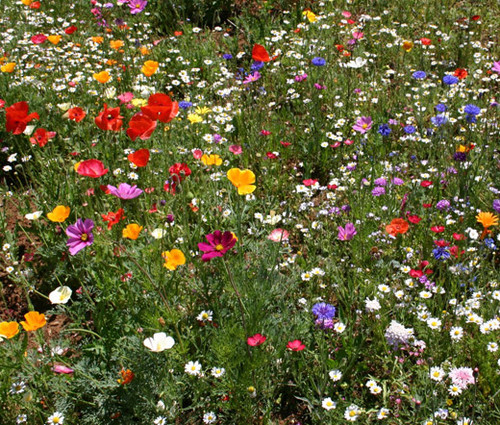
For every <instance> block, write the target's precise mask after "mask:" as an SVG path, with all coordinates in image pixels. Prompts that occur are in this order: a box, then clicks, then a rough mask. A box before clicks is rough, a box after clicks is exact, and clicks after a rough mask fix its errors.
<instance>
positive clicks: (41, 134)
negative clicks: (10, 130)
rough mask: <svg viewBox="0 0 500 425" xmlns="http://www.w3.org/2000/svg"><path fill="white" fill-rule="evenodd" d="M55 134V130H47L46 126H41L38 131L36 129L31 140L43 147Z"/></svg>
mask: <svg viewBox="0 0 500 425" xmlns="http://www.w3.org/2000/svg"><path fill="white" fill-rule="evenodd" d="M55 135H56V132H55V131H47V130H45V128H39V129H38V130H37V131H35V134H34V135H33V137H30V142H31V143H32V144H33V145H38V146H40V147H41V148H43V147H44V146H45V145H46V144H47V142H48V141H49V140H50V139H52V138H53V137H55Z"/></svg>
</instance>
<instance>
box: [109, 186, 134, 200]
mask: <svg viewBox="0 0 500 425" xmlns="http://www.w3.org/2000/svg"><path fill="white" fill-rule="evenodd" d="M108 189H109V193H111V194H112V195H114V196H116V197H117V198H120V199H134V198H137V197H138V196H139V195H140V194H141V193H142V189H139V188H138V187H137V186H136V185H133V186H130V185H129V184H128V183H120V184H119V185H118V188H116V187H115V186H111V185H110V184H108Z"/></svg>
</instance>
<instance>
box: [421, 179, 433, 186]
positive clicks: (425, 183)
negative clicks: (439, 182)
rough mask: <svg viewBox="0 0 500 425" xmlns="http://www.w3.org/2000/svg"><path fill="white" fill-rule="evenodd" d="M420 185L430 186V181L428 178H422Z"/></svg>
mask: <svg viewBox="0 0 500 425" xmlns="http://www.w3.org/2000/svg"><path fill="white" fill-rule="evenodd" d="M420 186H422V187H429V186H432V182H431V181H430V180H423V181H422V182H421V183H420Z"/></svg>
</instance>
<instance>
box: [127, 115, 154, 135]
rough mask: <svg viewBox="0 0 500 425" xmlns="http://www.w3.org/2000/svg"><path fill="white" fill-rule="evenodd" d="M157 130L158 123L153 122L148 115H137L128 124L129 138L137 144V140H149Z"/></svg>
mask: <svg viewBox="0 0 500 425" xmlns="http://www.w3.org/2000/svg"><path fill="white" fill-rule="evenodd" d="M155 128H156V121H153V120H152V119H151V118H149V117H148V116H147V115H145V114H142V113H138V114H135V115H134V116H133V117H132V118H131V119H130V121H129V123H128V129H127V136H128V137H130V138H131V139H132V141H134V142H135V139H137V138H139V139H141V140H147V139H149V138H150V137H151V135H152V134H153V131H155Z"/></svg>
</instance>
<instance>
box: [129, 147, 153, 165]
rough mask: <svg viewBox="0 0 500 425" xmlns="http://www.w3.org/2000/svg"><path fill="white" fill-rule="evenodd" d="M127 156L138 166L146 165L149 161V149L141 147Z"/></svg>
mask: <svg viewBox="0 0 500 425" xmlns="http://www.w3.org/2000/svg"><path fill="white" fill-rule="evenodd" d="M127 158H128V160H129V161H130V162H131V163H132V164H135V165H137V166H138V167H145V166H146V165H148V162H149V150H148V149H139V150H138V151H135V152H134V153H131V154H130V155H129V156H128V157H127Z"/></svg>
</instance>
